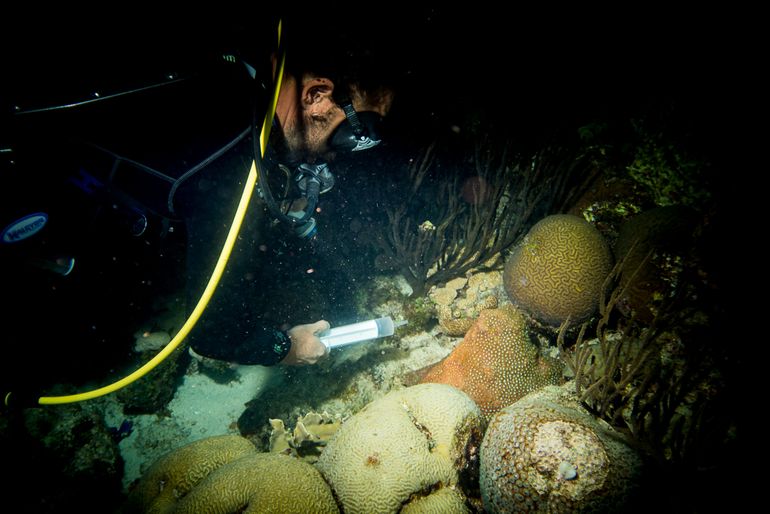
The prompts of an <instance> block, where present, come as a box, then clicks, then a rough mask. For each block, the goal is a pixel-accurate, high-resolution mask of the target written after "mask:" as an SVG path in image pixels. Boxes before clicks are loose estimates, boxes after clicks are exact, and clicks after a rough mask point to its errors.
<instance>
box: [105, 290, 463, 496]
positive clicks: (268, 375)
mask: <svg viewBox="0 0 770 514" xmlns="http://www.w3.org/2000/svg"><path fill="white" fill-rule="evenodd" d="M388 280H392V279H388ZM401 280H403V279H401ZM396 282H397V284H396V285H397V286H398V287H399V289H400V290H401V292H402V294H403V295H404V298H406V297H407V296H408V294H409V293H410V290H409V289H408V288H409V286H408V285H406V283H405V282H400V283H399V281H398V279H397V280H396ZM400 300H401V299H395V300H394V301H389V302H386V304H383V305H381V306H379V307H378V308H376V309H375V311H376V316H375V317H378V316H388V315H389V316H391V317H392V318H393V319H394V320H399V319H403V316H402V314H401V312H400V309H401V301H400ZM360 321H365V319H361V320H360ZM399 330H400V329H399V328H397V329H396V333H395V334H394V335H393V336H389V337H385V338H381V339H376V340H371V341H366V342H362V343H358V344H354V345H350V346H347V347H341V348H337V349H333V350H332V351H331V354H330V355H329V357H328V359H326V360H325V361H324V362H323V363H320V364H317V365H316V366H308V367H306V368H304V369H303V370H302V373H301V378H302V382H301V383H292V382H290V381H289V380H288V379H287V378H286V373H285V369H284V368H283V367H281V366H276V367H264V366H240V365H237V366H236V365H234V366H232V367H231V370H232V371H233V373H232V376H233V377H235V378H233V379H232V380H230V381H228V382H226V383H222V382H218V381H216V380H214V379H213V378H211V377H210V376H209V375H208V374H206V373H205V360H204V361H198V362H195V359H194V362H193V363H192V365H190V366H189V368H188V371H187V373H186V374H185V376H184V378H183V381H182V383H181V385H180V386H179V387H178V388H177V390H176V393H175V395H174V397H173V399H172V400H171V401H170V402H169V404H168V406H167V409H166V410H165V411H164V412H163V413H161V414H140V415H127V414H124V412H123V408H122V405H121V404H120V402H119V400H117V398H116V397H115V395H110V396H108V397H104V398H103V399H101V400H100V401H103V402H104V412H105V420H106V422H107V425H108V426H120V425H121V423H122V422H123V421H125V420H128V421H130V422H131V423H132V424H133V430H132V432H131V434H130V435H129V436H127V437H125V438H124V439H123V440H121V441H120V443H119V446H120V451H121V455H122V457H123V460H124V461H125V473H124V477H123V487H124V490H125V491H126V492H127V491H128V489H129V487H130V485H131V484H132V483H133V482H134V481H136V480H137V479H138V478H140V477H141V475H142V473H143V472H145V471H146V470H147V468H148V467H149V466H150V465H151V464H152V463H153V462H154V461H155V460H156V459H157V458H159V457H160V456H162V455H163V454H165V453H167V452H169V451H170V450H173V449H175V448H178V447H181V446H183V445H185V444H187V443H191V442H193V441H197V440H199V439H203V438H206V437H210V436H215V435H221V434H228V433H230V434H237V433H239V429H238V426H237V422H238V419H239V417H240V416H241V415H242V414H243V412H244V411H245V410H246V408H247V406H246V404H247V403H248V402H251V401H259V399H260V396H261V395H262V394H263V393H265V392H266V390H267V389H268V388H272V389H273V390H275V386H276V385H280V386H281V389H282V390H283V391H285V395H282V397H283V398H285V401H281V400H282V398H278V401H279V402H281V404H280V409H279V410H280V411H281V412H276V413H275V414H272V415H273V416H275V417H277V418H282V417H283V418H284V421H285V422H286V423H287V426H289V427H291V426H293V421H294V420H292V419H285V416H282V413H286V412H291V413H293V414H295V415H303V414H306V413H307V412H304V410H299V411H297V410H296V409H293V405H292V402H294V401H298V400H300V399H301V403H303V404H305V405H307V404H310V405H311V406H312V409H313V410H315V411H316V412H327V413H329V414H331V415H332V416H335V417H339V418H343V419H344V418H346V417H348V416H350V415H352V414H354V413H355V412H357V411H358V410H360V409H361V408H363V407H364V406H365V405H366V404H367V403H369V402H371V401H373V400H375V399H377V398H379V397H380V396H382V395H384V394H385V393H387V392H388V391H389V390H390V389H391V388H393V387H394V386H395V387H398V386H400V385H401V379H402V377H403V376H404V375H405V374H408V373H409V372H410V371H416V370H419V369H421V368H423V367H425V366H427V365H430V364H432V363H435V362H438V361H440V360H441V359H442V358H444V357H445V356H446V355H448V354H449V352H450V351H451V350H452V348H454V346H455V345H456V344H457V343H458V342H459V341H460V340H461V339H462V338H461V337H449V336H446V335H444V334H442V333H441V330H440V328H439V327H437V326H436V327H434V328H433V329H432V330H430V331H428V332H425V331H423V332H419V333H416V334H412V335H408V336H405V337H400V336H399ZM396 344H397V346H398V350H397V351H393V348H394V345H396ZM378 354H379V355H378ZM386 354H387V356H386ZM380 356H383V358H379V357H380ZM340 375H345V377H347V380H348V381H347V385H346V386H345V390H344V394H341V395H335V396H333V397H330V396H329V395H326V394H323V391H324V389H325V388H330V387H333V386H338V385H339V380H340ZM281 382H284V383H281ZM309 382H310V383H309ZM315 399H317V402H316V401H314V400H315ZM273 401H274V402H275V400H273ZM264 423H265V427H266V429H267V427H268V426H269V419H268V418H266V419H265V420H264Z"/></svg>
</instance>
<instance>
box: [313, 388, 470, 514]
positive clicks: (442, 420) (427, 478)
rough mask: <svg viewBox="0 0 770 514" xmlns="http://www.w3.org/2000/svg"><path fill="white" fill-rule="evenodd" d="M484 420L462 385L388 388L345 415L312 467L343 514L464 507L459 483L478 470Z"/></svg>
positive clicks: (422, 510)
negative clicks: (363, 405)
mask: <svg viewBox="0 0 770 514" xmlns="http://www.w3.org/2000/svg"><path fill="white" fill-rule="evenodd" d="M483 426H484V424H483V421H482V417H481V413H480V412H479V409H478V407H477V406H476V404H475V403H474V402H473V400H471V399H470V398H469V397H468V396H467V395H466V394H465V393H463V392H462V391H460V390H458V389H456V388H454V387H451V386H448V385H445V384H419V385H415V386H412V387H407V388H404V389H399V390H396V391H391V392H390V393H388V394H387V395H385V396H383V397H382V398H380V399H378V400H375V401H373V402H371V403H370V404H368V405H367V406H366V407H364V408H363V409H362V410H361V411H359V412H358V413H356V414H355V415H354V416H353V417H351V418H350V419H348V420H347V421H345V422H344V423H343V424H342V426H341V427H340V429H339V430H338V431H337V432H336V433H335V434H334V435H333V436H332V438H331V440H330V441H329V444H328V445H327V447H326V449H325V450H324V451H323V453H322V454H321V456H320V458H319V460H318V462H317V463H316V467H317V468H318V469H319V470H320V471H321V474H322V475H323V476H324V478H325V479H326V481H327V482H328V483H329V484H330V485H331V486H332V489H333V490H334V494H335V496H336V498H337V500H338V502H339V503H340V507H341V509H342V511H343V512H345V513H347V514H353V513H367V514H368V513H371V512H377V513H389V512H401V509H407V508H409V509H410V510H408V512H438V511H437V510H436V509H437V508H440V509H446V508H448V507H449V506H452V508H450V509H449V510H443V511H442V512H449V513H452V512H467V509H466V507H465V505H464V499H465V496H464V494H463V492H462V490H461V488H460V486H459V484H460V483H461V482H464V481H466V480H473V479H474V478H475V476H476V475H475V473H476V472H477V469H478V468H477V459H476V457H477V456H478V453H477V450H478V444H479V442H480V439H481V436H482V434H483ZM469 477H473V478H469ZM434 496H435V497H434ZM404 511H405V512H406V511H407V510H404Z"/></svg>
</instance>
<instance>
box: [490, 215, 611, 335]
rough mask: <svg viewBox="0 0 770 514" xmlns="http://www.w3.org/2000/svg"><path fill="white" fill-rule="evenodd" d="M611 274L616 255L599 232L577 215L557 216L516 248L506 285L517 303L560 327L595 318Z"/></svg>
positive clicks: (508, 265) (538, 225) (533, 230)
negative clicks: (603, 288) (565, 322)
mask: <svg viewBox="0 0 770 514" xmlns="http://www.w3.org/2000/svg"><path fill="white" fill-rule="evenodd" d="M611 269H612V254H611V252H610V248H609V246H608V245H607V242H606V241H605V240H604V238H603V237H602V235H601V234H600V233H599V231H598V230H596V229H595V228H594V227H593V225H591V224H590V223H588V222H587V221H585V220H583V219H582V218H579V217H577V216H572V215H569V214H556V215H553V216H548V217H546V218H544V219H542V220H540V221H539V222H537V223H536V224H535V225H534V226H533V227H532V228H531V229H530V231H529V232H528V233H527V235H526V236H525V237H524V239H523V240H522V242H521V243H520V244H518V245H517V246H516V248H515V249H514V250H513V252H512V253H511V255H510V257H509V258H508V261H507V262H506V265H505V272H504V275H503V283H504V285H505V290H506V291H507V292H508V296H509V297H510V299H511V301H512V302H513V303H515V304H516V305H518V306H519V307H521V308H522V309H524V310H525V311H527V312H528V313H530V314H531V315H532V316H533V317H535V318H537V319H538V320H540V321H542V322H544V323H548V324H551V325H557V326H558V325H560V324H561V323H562V322H563V321H564V320H566V319H567V317H569V318H570V319H571V320H572V321H573V322H580V321H583V320H585V319H587V318H588V317H589V316H591V315H592V314H593V313H594V311H595V310H596V308H597V305H598V301H599V296H600V293H601V288H602V285H603V283H604V280H605V278H606V277H607V275H608V274H609V272H610V270H611Z"/></svg>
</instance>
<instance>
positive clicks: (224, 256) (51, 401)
mask: <svg viewBox="0 0 770 514" xmlns="http://www.w3.org/2000/svg"><path fill="white" fill-rule="evenodd" d="M280 40H281V23H280V22H279V23H278V42H279V47H280ZM285 63H286V54H285V53H283V52H281V56H280V62H279V67H278V73H277V74H276V79H275V89H274V91H273V98H272V99H271V102H270V105H269V106H268V110H267V112H266V113H265V119H264V121H263V123H262V130H261V132H260V137H259V146H260V152H261V156H262V157H264V155H265V149H266V148H267V141H268V139H269V138H270V128H271V126H272V123H273V117H274V116H275V109H276V105H277V103H278V95H279V93H280V90H281V83H282V79H283V70H284V64H285ZM258 178H259V177H258V174H257V163H256V161H252V163H251V168H250V169H249V176H248V178H247V179H246V185H245V186H244V187H243V193H242V194H241V200H240V203H238V209H237V210H236V211H235V217H234V218H233V223H232V225H230V231H229V232H228V234H227V239H226V240H225V244H224V246H223V247H222V251H221V252H220V254H219V259H218V260H217V264H216V266H214V271H213V273H212V274H211V278H210V279H209V281H208V284H206V289H205V290H204V291H203V294H202V295H201V297H200V299H199V300H198V303H197V304H196V305H195V308H194V309H193V311H192V313H191V314H190V316H189V317H188V318H187V320H186V321H185V322H184V325H182V328H180V329H179V332H177V334H176V335H175V336H174V337H173V339H171V341H169V343H168V344H167V345H166V346H165V347H164V348H163V349H162V350H161V351H160V352H158V354H157V355H155V357H153V358H152V359H150V360H149V361H148V362H146V363H145V364H144V365H143V366H142V367H140V368H138V369H137V370H136V371H134V372H133V373H131V374H130V375H127V376H125V377H123V378H122V379H120V380H118V381H117V382H113V383H112V384H109V385H107V386H104V387H100V388H98V389H94V390H92V391H86V392H84V393H78V394H72V395H65V396H42V397H40V398H38V400H37V402H38V404H40V405H58V404H63V403H74V402H82V401H85V400H91V399H93V398H98V397H99V396H104V395H106V394H109V393H112V392H115V391H117V390H118V389H121V388H123V387H126V386H127V385H129V384H131V383H132V382H135V381H136V380H138V379H139V378H141V377H143V376H144V375H146V374H147V373H149V372H150V371H152V370H153V369H154V368H155V367H156V366H157V365H158V364H160V363H161V362H163V360H165V359H166V357H168V356H169V355H171V352H173V351H174V350H176V348H177V347H178V346H179V345H180V344H181V343H182V341H184V339H185V337H187V335H188V334H189V333H190V330H192V328H193V327H194V326H195V324H196V323H197V322H198V319H199V318H200V317H201V315H202V314H203V311H204V310H205V309H206V306H207V305H208V303H209V300H211V297H212V295H213V294H214V291H215V290H216V288H217V285H218V284H219V280H220V279H221V278H222V273H224V271H225V266H226V265H227V261H228V259H229V258H230V253H231V252H232V250H233V246H234V245H235V241H236V240H237V239H238V233H239V232H240V230H241V225H242V224H243V220H244V218H245V217H246V211H247V209H248V206H249V202H250V201H251V197H252V194H253V193H254V187H255V186H256V184H257V180H258ZM8 396H9V395H6V398H5V402H6V404H7V403H8V401H9V398H8Z"/></svg>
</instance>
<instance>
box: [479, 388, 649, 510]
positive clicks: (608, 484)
mask: <svg viewBox="0 0 770 514" xmlns="http://www.w3.org/2000/svg"><path fill="white" fill-rule="evenodd" d="M570 386H571V383H570V384H566V385H565V386H563V387H557V386H548V387H546V388H544V389H541V390H540V391H537V392H535V393H532V394H530V395H528V396H526V397H524V398H522V399H521V400H519V401H518V402H516V403H515V404H513V405H511V406H509V407H507V408H505V409H503V410H502V411H500V412H499V413H498V414H497V415H496V416H495V417H494V419H493V420H492V421H491V422H490V425H489V428H488V430H487V432H486V434H485V435H484V440H483V442H482V445H481V453H480V459H481V462H480V486H481V497H482V499H483V502H484V507H485V509H487V511H489V512H614V511H621V510H623V508H624V506H625V507H628V505H629V504H628V502H629V501H630V499H631V497H632V496H633V492H634V491H635V489H636V487H637V485H638V481H639V473H640V469H641V459H640V457H639V456H638V455H637V454H636V453H635V452H634V451H633V450H631V448H630V447H629V446H628V445H626V444H625V443H624V442H623V440H622V438H621V437H620V435H619V434H618V433H617V432H615V431H614V430H612V429H611V428H610V427H609V425H607V424H606V423H603V422H600V421H598V420H596V418H594V417H593V416H591V415H590V414H589V413H588V412H587V411H586V410H585V409H583V408H582V407H581V406H580V404H579V402H578V401H577V397H576V395H575V394H574V388H571V387H570Z"/></svg>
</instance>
